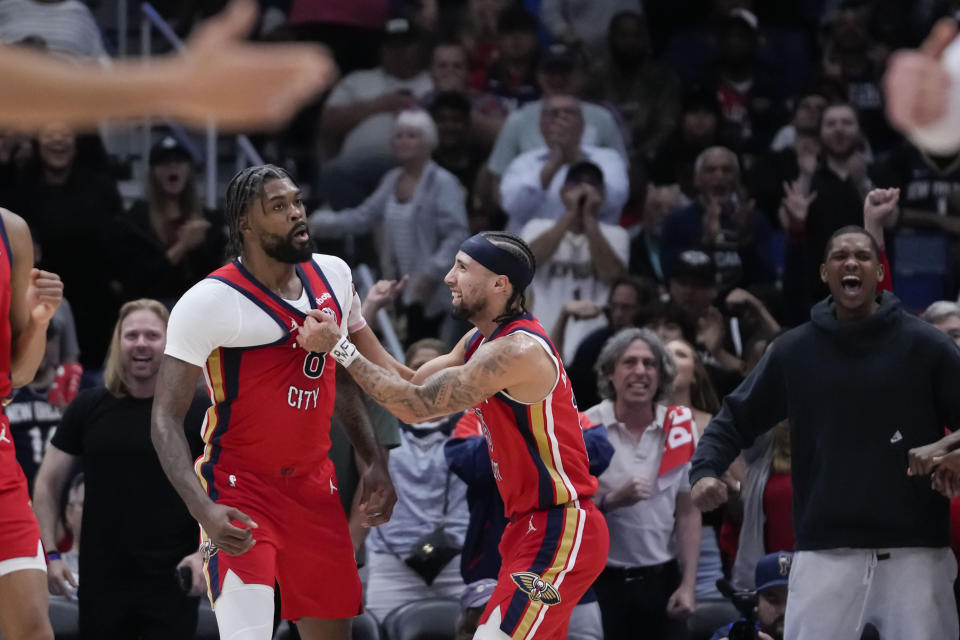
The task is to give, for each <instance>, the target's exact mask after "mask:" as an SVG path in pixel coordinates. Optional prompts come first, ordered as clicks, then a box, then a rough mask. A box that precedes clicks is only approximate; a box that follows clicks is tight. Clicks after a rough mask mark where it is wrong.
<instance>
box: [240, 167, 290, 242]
mask: <svg viewBox="0 0 960 640" xmlns="http://www.w3.org/2000/svg"><path fill="white" fill-rule="evenodd" d="M284 178H286V179H288V180H290V181H291V182H294V183H296V182H295V181H294V180H293V178H291V177H290V174H289V173H287V171H286V170H285V169H282V168H280V167H278V166H276V165H272V164H265V165H262V166H258V167H247V168H246V169H243V170H241V171H239V172H238V173H237V174H236V175H235V176H233V178H232V179H231V180H230V184H228V185H227V196H226V199H225V202H224V204H223V209H224V217H225V218H226V221H227V231H228V232H229V236H228V240H227V259H228V260H229V259H233V258H236V257H237V256H239V255H240V251H241V249H243V240H242V239H241V238H240V217H241V216H242V215H243V213H244V212H245V211H246V210H247V207H249V206H250V201H251V200H253V199H254V198H261V197H263V185H265V184H266V183H268V182H270V181H272V180H282V179H284Z"/></svg>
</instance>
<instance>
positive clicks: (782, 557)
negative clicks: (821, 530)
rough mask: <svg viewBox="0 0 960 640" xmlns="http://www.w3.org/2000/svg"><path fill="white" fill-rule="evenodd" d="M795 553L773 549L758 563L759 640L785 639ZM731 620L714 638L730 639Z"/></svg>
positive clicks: (717, 639) (757, 619)
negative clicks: (784, 621)
mask: <svg viewBox="0 0 960 640" xmlns="http://www.w3.org/2000/svg"><path fill="white" fill-rule="evenodd" d="M792 564H793V554H792V553H790V552H788V551H778V552H776V553H771V554H768V555H766V556H764V557H763V558H761V559H760V561H759V562H758V563H757V568H756V584H757V606H756V610H755V613H756V623H755V624H756V630H757V638H759V640H783V620H784V615H785V613H786V610H787V594H788V591H787V585H788V583H789V582H790V567H791V565H792ZM744 620H745V619H744ZM734 624H735V623H731V624H728V625H726V626H724V627H722V628H720V629H717V631H716V632H715V633H714V634H713V635H712V636H711V637H710V640H730V630H731V629H732V628H733V625H734Z"/></svg>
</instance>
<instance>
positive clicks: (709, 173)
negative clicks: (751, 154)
mask: <svg viewBox="0 0 960 640" xmlns="http://www.w3.org/2000/svg"><path fill="white" fill-rule="evenodd" d="M694 184H695V185H696V188H697V198H696V200H694V202H692V203H691V204H690V205H689V206H687V207H684V208H683V209H680V210H678V211H675V212H674V213H672V214H670V215H669V216H668V217H667V220H666V222H665V223H664V226H663V236H662V238H661V256H662V258H661V260H662V261H663V262H664V263H666V264H668V265H669V264H670V263H671V262H672V261H673V260H675V259H676V257H677V255H679V254H680V253H682V252H683V251H686V250H689V249H700V250H702V251H705V252H707V253H709V254H710V255H711V257H712V258H713V260H714V262H715V264H716V266H717V271H718V273H719V274H720V284H721V288H724V289H730V288H733V287H735V286H748V285H757V284H771V283H773V281H774V278H775V277H776V272H775V269H774V266H773V256H772V249H771V244H770V223H769V222H768V221H767V219H766V217H765V216H764V215H763V214H762V213H760V212H759V211H757V210H756V208H755V207H754V203H753V201H752V200H749V199H747V197H746V195H745V193H744V192H743V190H742V188H741V185H740V163H739V162H738V160H737V156H736V154H734V153H733V152H732V151H731V150H730V149H727V148H725V147H710V148H708V149H706V150H705V151H703V152H701V153H700V155H699V156H697V161H696V163H695V164H694Z"/></svg>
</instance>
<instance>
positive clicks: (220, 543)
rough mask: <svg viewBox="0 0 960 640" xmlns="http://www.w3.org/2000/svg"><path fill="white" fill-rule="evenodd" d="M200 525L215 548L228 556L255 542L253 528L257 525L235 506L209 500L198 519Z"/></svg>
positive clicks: (236, 553)
mask: <svg viewBox="0 0 960 640" xmlns="http://www.w3.org/2000/svg"><path fill="white" fill-rule="evenodd" d="M234 523H238V524H239V526H237V524H234ZM200 526H201V527H203V530H204V531H205V532H206V534H207V537H208V538H210V540H212V541H213V544H215V545H216V547H217V549H219V550H221V551H223V552H224V553H226V554H227V555H230V556H238V555H240V554H241V553H245V552H247V551H249V550H250V549H251V548H252V547H253V545H255V544H256V543H257V541H256V540H255V539H254V538H253V530H254V529H256V528H257V527H258V526H259V525H257V523H256V522H254V521H253V518H251V517H250V516H248V515H247V514H245V513H244V512H242V511H240V510H239V509H237V508H235V507H230V506H227V505H224V504H216V503H213V502H211V503H210V506H209V507H208V508H207V510H206V511H205V512H204V514H203V516H202V518H201V519H200Z"/></svg>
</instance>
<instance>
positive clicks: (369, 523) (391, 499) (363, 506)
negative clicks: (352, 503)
mask: <svg viewBox="0 0 960 640" xmlns="http://www.w3.org/2000/svg"><path fill="white" fill-rule="evenodd" d="M358 491H360V504H359V506H358V507H357V509H358V510H359V511H360V514H361V515H362V516H363V518H364V519H363V522H362V523H361V526H363V527H375V526H377V525H381V524H383V523H385V522H387V521H389V520H390V516H391V515H392V514H393V507H394V505H395V504H397V492H396V491H395V490H394V488H393V482H391V480H390V474H389V473H388V472H387V467H386V465H385V464H384V463H383V462H382V461H377V462H375V463H373V464H371V465H368V466H367V469H366V471H364V472H363V475H362V476H360V487H359V489H358Z"/></svg>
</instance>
